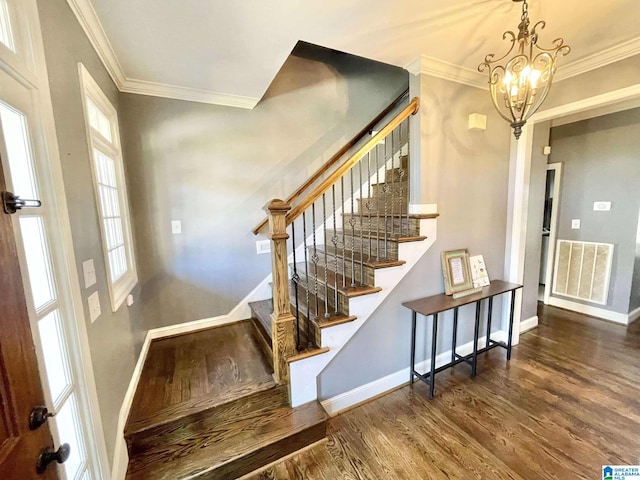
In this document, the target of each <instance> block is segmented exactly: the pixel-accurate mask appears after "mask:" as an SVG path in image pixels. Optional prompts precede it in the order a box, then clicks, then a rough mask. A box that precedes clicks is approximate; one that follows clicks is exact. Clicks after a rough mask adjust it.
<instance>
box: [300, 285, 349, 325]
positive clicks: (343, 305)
mask: <svg viewBox="0 0 640 480" xmlns="http://www.w3.org/2000/svg"><path fill="white" fill-rule="evenodd" d="M348 286H350V285H348ZM309 287H310V288H309V303H310V305H309V310H310V312H311V318H314V316H315V311H316V309H315V307H316V304H315V298H316V296H315V294H314V292H315V283H314V282H313V280H312V281H311V285H310V286H309ZM325 296H327V297H328V298H327V304H328V305H329V313H334V312H335V306H336V305H335V290H334V288H333V286H329V288H327V289H326V291H325V288H324V284H322V283H320V282H319V281H318V303H319V304H321V306H323V305H324V300H325ZM298 298H299V299H300V301H301V302H303V303H306V301H307V289H306V285H304V284H300V285H298ZM294 302H295V298H294V297H293V296H292V298H291V303H292V305H294ZM338 312H339V313H342V314H344V315H349V298H348V297H347V296H346V295H344V294H342V293H340V291H338ZM301 313H303V314H304V315H305V316H306V313H307V312H306V308H305V309H304V311H302V312H301ZM320 315H323V313H322V312H320Z"/></svg>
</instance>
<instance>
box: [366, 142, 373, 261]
mask: <svg viewBox="0 0 640 480" xmlns="http://www.w3.org/2000/svg"><path fill="white" fill-rule="evenodd" d="M367 186H368V187H367V188H368V190H369V191H368V192H367V203H366V205H365V206H366V207H367V217H369V228H368V236H369V255H368V257H367V260H369V261H371V207H372V206H373V203H372V201H371V152H368V153H367Z"/></svg>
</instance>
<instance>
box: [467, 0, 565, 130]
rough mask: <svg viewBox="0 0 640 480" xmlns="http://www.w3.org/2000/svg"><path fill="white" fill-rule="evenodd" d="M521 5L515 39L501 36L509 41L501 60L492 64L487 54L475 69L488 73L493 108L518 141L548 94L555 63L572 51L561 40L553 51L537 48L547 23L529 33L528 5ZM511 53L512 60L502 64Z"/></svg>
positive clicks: (538, 25) (541, 22) (506, 35)
mask: <svg viewBox="0 0 640 480" xmlns="http://www.w3.org/2000/svg"><path fill="white" fill-rule="evenodd" d="M513 1H514V2H522V15H521V17H520V25H518V35H517V36H516V34H515V33H513V32H512V31H507V32H504V34H503V35H502V38H503V40H506V39H509V38H510V39H511V48H509V51H508V52H507V53H506V54H505V55H503V56H502V57H500V58H498V59H496V60H494V57H495V54H493V53H490V54H489V55H487V56H486V57H485V59H484V62H482V63H481V64H480V65H479V66H478V71H480V72H484V71H487V70H488V73H489V91H490V93H491V100H492V101H493V105H494V106H495V107H496V110H498V113H499V114H500V116H501V117H502V118H504V119H505V120H506V121H507V122H509V123H510V124H511V127H512V128H513V134H514V136H515V137H516V139H518V138H520V134H521V133H522V127H523V125H524V124H525V123H526V122H527V120H528V119H529V117H531V115H533V114H534V113H535V112H536V110H538V108H539V107H540V105H542V102H544V99H545V98H546V97H547V94H548V93H549V89H550V88H551V82H552V80H553V75H554V74H555V72H556V60H557V58H558V56H559V55H563V56H564V55H567V54H568V53H569V52H570V51H571V48H570V47H569V46H568V45H565V44H564V40H563V39H562V38H556V39H555V40H554V41H553V47H552V48H549V49H546V48H542V47H540V46H538V33H537V31H536V29H539V30H542V29H543V28H544V27H545V25H546V23H545V22H544V21H542V20H541V21H539V22H538V23H536V24H535V25H534V26H533V28H532V29H531V30H529V5H528V4H527V0H513ZM512 52H514V54H513V56H512V57H511V58H510V59H508V60H506V62H505V63H502V61H503V60H505V59H506V58H507V57H509V56H510V55H511V54H512Z"/></svg>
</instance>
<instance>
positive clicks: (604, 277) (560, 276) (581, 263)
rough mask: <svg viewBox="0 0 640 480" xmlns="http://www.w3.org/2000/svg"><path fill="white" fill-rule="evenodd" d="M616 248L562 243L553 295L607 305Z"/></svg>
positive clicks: (559, 248) (556, 265)
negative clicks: (614, 249)
mask: <svg viewBox="0 0 640 480" xmlns="http://www.w3.org/2000/svg"><path fill="white" fill-rule="evenodd" d="M612 259H613V245H612V244H611V243H593V242H574V241H571V240H558V243H557V246H556V261H555V269H554V272H553V278H554V280H553V293H554V294H558V295H564V296H565V297H571V298H577V299H580V300H586V301H588V302H593V303H598V304H600V305H606V303H607V296H608V295H609V280H610V278H611V263H612Z"/></svg>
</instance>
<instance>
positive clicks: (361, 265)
mask: <svg viewBox="0 0 640 480" xmlns="http://www.w3.org/2000/svg"><path fill="white" fill-rule="evenodd" d="M358 176H359V179H360V205H358V213H359V214H360V285H364V261H363V260H364V238H363V235H364V228H363V226H364V224H363V222H362V188H363V187H364V184H363V183H362V160H360V161H359V162H358ZM354 277H355V275H354Z"/></svg>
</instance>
